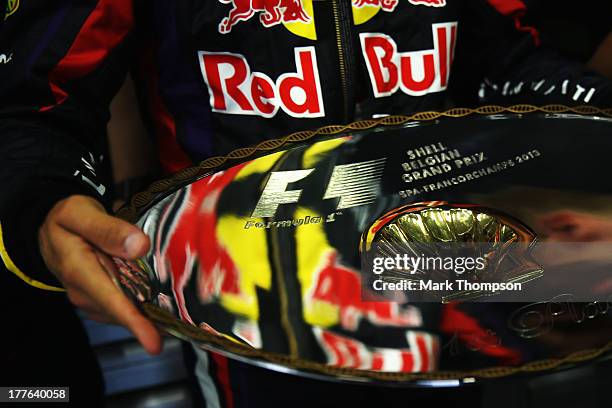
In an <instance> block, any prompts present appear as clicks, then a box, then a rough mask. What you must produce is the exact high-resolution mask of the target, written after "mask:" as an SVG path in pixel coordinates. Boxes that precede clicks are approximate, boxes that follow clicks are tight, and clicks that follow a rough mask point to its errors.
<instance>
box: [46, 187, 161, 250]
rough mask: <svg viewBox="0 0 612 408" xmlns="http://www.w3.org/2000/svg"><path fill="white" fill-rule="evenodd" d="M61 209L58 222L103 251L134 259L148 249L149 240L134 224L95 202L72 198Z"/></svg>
mask: <svg viewBox="0 0 612 408" xmlns="http://www.w3.org/2000/svg"><path fill="white" fill-rule="evenodd" d="M66 201H67V202H66V203H64V204H63V205H62V206H63V207H64V208H62V209H61V211H60V213H59V215H58V218H57V222H58V224H59V225H60V226H62V227H64V228H65V229H66V230H68V231H70V232H72V233H74V234H76V235H79V236H80V237H81V238H83V239H85V240H86V241H88V242H89V243H90V244H92V245H94V246H96V247H97V248H99V249H101V250H102V251H103V252H105V253H107V254H110V255H114V256H117V257H121V258H127V259H135V258H139V257H141V256H144V255H145V254H146V253H147V251H148V249H149V237H147V235H146V234H145V233H144V232H142V231H141V230H140V229H139V228H138V227H136V226H135V225H132V224H130V223H129V222H126V221H124V220H121V219H119V218H116V217H113V216H110V215H108V214H107V213H106V212H105V210H104V207H102V205H101V204H100V203H98V202H97V201H96V200H94V199H93V198H90V197H85V196H73V197H71V198H69V199H68V200H66Z"/></svg>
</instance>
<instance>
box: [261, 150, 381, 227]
mask: <svg viewBox="0 0 612 408" xmlns="http://www.w3.org/2000/svg"><path fill="white" fill-rule="evenodd" d="M385 160H386V159H385V158H382V159H376V160H369V161H365V162H359V163H351V164H342V165H338V166H335V167H334V170H333V172H332V175H331V177H330V179H329V182H328V184H327V189H326V190H325V194H324V195H323V199H324V200H327V199H330V198H339V199H340V200H338V206H337V207H336V209H337V210H341V209H344V208H350V207H356V206H358V205H364V204H369V203H371V202H372V201H374V200H375V199H376V196H377V195H378V191H379V188H380V179H381V178H382V173H383V169H384V167H385ZM313 170H314V169H305V170H289V171H274V172H272V173H270V178H269V179H268V182H267V183H266V187H265V188H264V190H263V192H262V194H261V197H260V198H259V201H258V202H257V206H256V207H255V210H254V211H253V214H251V217H253V218H263V217H274V215H275V214H276V211H277V210H278V206H279V205H280V204H290V203H297V202H298V201H299V199H300V196H301V195H302V190H301V189H300V190H287V186H288V185H289V184H290V183H295V182H297V181H300V180H302V179H304V178H306V177H308V176H309V175H310V173H312V171H313Z"/></svg>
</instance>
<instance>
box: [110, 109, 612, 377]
mask: <svg viewBox="0 0 612 408" xmlns="http://www.w3.org/2000/svg"><path fill="white" fill-rule="evenodd" d="M527 113H545V114H577V115H584V116H587V115H588V116H594V115H601V116H603V117H606V118H612V107H611V108H598V107H594V106H576V107H569V106H565V105H545V106H540V107H538V106H534V105H525V104H520V105H511V106H497V105H486V106H481V107H478V108H475V109H471V108H453V109H449V110H446V111H426V112H418V113H415V114H412V115H396V116H386V117H383V118H380V119H371V120H362V121H357V122H353V123H350V124H347V125H330V126H325V127H321V128H319V129H316V130H307V131H301V132H296V133H292V134H290V135H288V136H285V137H283V138H279V139H270V140H266V141H263V142H261V143H259V144H258V145H256V146H254V147H247V148H241V149H236V150H234V151H232V152H230V153H229V154H228V155H226V156H216V157H211V158H208V159H206V160H204V161H202V162H200V163H199V164H198V165H195V166H192V167H188V168H186V169H184V170H181V171H179V172H177V173H175V174H174V175H172V176H171V177H169V178H165V179H162V180H159V181H156V182H154V183H153V184H151V185H150V186H149V188H148V189H147V190H145V191H143V192H140V193H138V194H136V195H134V197H133V198H132V199H131V201H130V203H129V204H127V205H126V206H125V207H123V208H121V209H120V210H119V211H118V212H117V213H116V215H117V216H118V217H120V218H122V219H124V220H126V221H129V222H136V221H137V219H138V217H139V216H140V215H141V213H142V212H143V210H146V209H147V208H148V206H149V205H150V204H151V203H152V202H154V201H155V200H156V198H157V197H159V196H160V195H161V194H164V193H168V192H170V191H172V190H174V189H175V188H178V187H181V186H183V185H184V184H185V183H186V182H189V181H190V180H195V179H197V178H198V177H202V176H204V175H206V174H209V173H210V172H212V171H215V170H217V169H219V168H220V167H221V166H223V165H224V164H226V163H228V162H231V161H234V160H246V159H248V158H250V157H252V156H255V155H256V154H258V153H272V152H273V151H275V150H277V149H280V148H282V147H284V146H286V145H288V144H289V143H300V142H305V141H308V140H310V139H312V138H314V137H315V136H334V135H339V134H341V133H343V132H347V131H362V130H367V129H371V128H374V127H378V126H388V127H392V126H400V125H403V124H406V123H408V122H415V121H416V122H430V121H434V120H436V119H440V118H461V117H467V116H470V115H480V116H488V115H497V114H519V115H520V114H527ZM138 306H139V307H140V309H141V310H142V311H143V312H144V314H145V315H146V316H147V317H148V318H150V319H151V320H153V321H154V322H155V323H157V324H158V325H160V326H161V327H163V328H164V329H165V330H167V331H168V332H170V333H172V334H174V335H176V336H178V337H182V338H185V339H189V340H195V341H198V342H202V343H206V344H208V345H210V346H211V347H213V348H214V347H219V348H221V349H222V350H223V351H225V352H227V353H230V354H235V355H239V356H242V357H247V358H259V359H261V360H263V361H264V362H267V363H272V364H279V365H282V366H286V367H291V368H293V369H296V370H304V371H307V372H314V373H320V374H327V375H332V376H336V377H346V376H349V377H360V378H368V379H371V380H381V381H387V382H406V381H409V382H414V381H431V380H454V379H464V378H481V379H493V378H500V377H506V376H510V375H514V374H520V373H537V372H544V371H550V370H554V369H556V368H561V367H563V366H564V365H568V364H579V363H585V362H588V361H591V360H594V359H597V358H599V357H601V356H603V355H605V354H607V353H610V352H612V341H610V342H608V343H607V344H605V345H604V346H602V347H599V348H593V349H587V350H581V351H577V352H573V353H571V354H568V355H566V356H564V357H561V358H549V359H541V360H534V361H530V362H528V363H525V364H523V365H519V366H492V367H487V368H482V369H473V370H465V371H463V370H452V371H451V370H440V371H435V372H422V373H398V372H380V371H372V370H360V369H355V368H343V367H334V366H329V365H325V364H322V363H316V362H313V361H308V360H305V359H302V358H298V357H294V356H289V355H283V354H279V353H274V352H269V351H264V350H259V349H255V348H252V347H248V346H246V345H243V344H239V343H236V342H234V341H231V340H229V339H227V338H223V337H220V336H217V335H214V334H211V333H207V332H204V331H202V330H201V329H199V328H198V327H195V326H191V325H189V324H187V323H185V322H183V321H180V320H177V319H176V318H175V317H174V316H173V315H172V314H170V313H169V312H168V311H166V310H164V309H162V308H161V307H158V306H156V305H154V304H152V303H142V304H139V305H138Z"/></svg>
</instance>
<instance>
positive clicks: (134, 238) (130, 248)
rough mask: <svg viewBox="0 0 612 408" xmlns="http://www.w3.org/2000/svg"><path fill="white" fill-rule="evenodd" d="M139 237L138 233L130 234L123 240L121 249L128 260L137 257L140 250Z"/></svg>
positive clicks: (140, 239) (140, 242)
mask: <svg viewBox="0 0 612 408" xmlns="http://www.w3.org/2000/svg"><path fill="white" fill-rule="evenodd" d="M140 235H141V234H138V233H134V234H130V235H128V237H127V238H126V239H125V241H124V243H123V249H124V250H125V253H126V255H127V256H128V258H135V257H137V256H138V255H139V251H140V249H141V248H142V238H141V236H140Z"/></svg>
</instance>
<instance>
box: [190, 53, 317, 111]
mask: <svg viewBox="0 0 612 408" xmlns="http://www.w3.org/2000/svg"><path fill="white" fill-rule="evenodd" d="M294 53H295V64H296V72H295V73H286V74H282V75H280V76H279V77H278V79H277V80H276V83H274V81H272V80H271V79H270V77H268V76H267V75H266V74H264V73H261V72H251V68H250V67H249V64H248V62H247V60H246V59H245V58H244V56H242V55H238V54H229V53H212V52H207V51H200V52H199V57H200V69H201V70H202V76H203V77H204V81H205V83H206V86H207V87H208V92H209V95H210V106H211V108H212V110H213V111H214V112H219V113H227V114H234V115H259V116H263V117H267V118H269V117H272V116H274V115H276V113H277V112H278V109H279V108H282V110H283V111H284V112H286V113H287V114H288V115H290V116H294V117H322V116H325V111H324V108H323V94H322V90H321V84H320V81H319V71H318V68H317V57H316V53H315V49H314V47H300V48H296V49H295V50H294Z"/></svg>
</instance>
